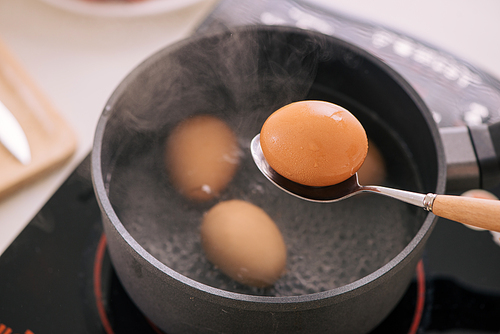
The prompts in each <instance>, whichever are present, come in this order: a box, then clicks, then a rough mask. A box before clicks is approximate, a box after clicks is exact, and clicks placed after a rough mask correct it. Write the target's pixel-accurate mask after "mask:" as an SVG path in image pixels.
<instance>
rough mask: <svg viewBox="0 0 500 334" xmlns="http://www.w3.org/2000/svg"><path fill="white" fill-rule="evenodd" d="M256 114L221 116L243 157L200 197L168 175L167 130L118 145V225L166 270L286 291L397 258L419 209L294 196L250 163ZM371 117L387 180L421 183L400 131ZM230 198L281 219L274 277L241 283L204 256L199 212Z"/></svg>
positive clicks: (376, 200) (211, 281)
mask: <svg viewBox="0 0 500 334" xmlns="http://www.w3.org/2000/svg"><path fill="white" fill-rule="evenodd" d="M222 117H224V115H222ZM249 118H251V117H249ZM263 119H265V117H264V118H262V117H260V118H258V119H257V118H256V119H255V120H253V123H252V122H244V123H245V124H243V123H241V122H240V123H235V122H233V121H232V120H231V119H227V121H228V123H229V124H230V125H231V126H232V127H233V129H235V132H236V133H237V134H238V136H239V138H238V140H239V144H240V147H241V150H242V159H241V162H240V167H239V170H238V172H237V174H236V176H235V178H234V179H233V180H232V182H231V183H230V184H229V186H228V187H227V189H226V190H225V191H224V192H223V193H222V194H221V196H220V197H219V198H217V199H214V200H212V201H210V202H206V203H202V204H200V203H194V202H191V201H189V200H187V199H185V198H183V197H182V196H181V195H179V194H178V193H177V192H176V190H175V189H174V188H173V187H172V186H171V185H170V182H169V180H168V176H167V175H166V170H165V167H164V162H163V150H164V148H163V144H164V141H165V136H166V135H168V133H167V134H164V136H158V137H155V138H153V139H151V138H148V139H143V138H142V139H141V138H135V139H134V142H135V144H134V145H130V146H127V147H126V149H124V150H122V152H126V154H122V155H121V156H120V157H119V158H118V160H117V163H116V165H115V168H114V171H113V177H112V179H111V183H110V188H109V189H110V199H111V202H112V204H113V206H114V208H115V210H116V212H117V214H118V217H119V218H120V220H121V221H122V223H123V225H124V226H125V227H126V229H127V230H128V231H129V233H130V234H131V235H132V236H133V237H134V238H135V239H136V240H137V242H138V243H139V244H140V245H141V246H142V247H143V248H145V249H146V250H147V251H148V252H149V253H151V254H152V255H153V256H154V257H155V258H157V259H158V260H159V261H161V262H163V263H164V264H165V265H167V266H168V267H170V268H172V269H173V270H175V271H177V272H179V273H181V274H183V275H185V276H187V277H189V278H192V279H194V280H196V281H198V282H201V283H204V284H207V285H209V286H213V287H216V288H220V289H224V290H228V291H233V292H240V293H247V294H257V295H268V296H293V295H303V294H310V293H315V292H321V291H325V290H330V289H332V288H336V287H340V286H343V285H346V284H348V283H351V282H354V281H356V280H358V279H360V278H362V277H364V276H366V275H368V274H370V273H372V272H374V271H375V270H377V269H379V268H380V267H382V266H383V265H384V264H386V263H387V262H388V261H390V260H391V259H392V258H394V257H395V256H396V255H397V254H398V253H399V252H401V251H402V249H403V248H404V247H405V246H406V245H407V244H408V243H409V242H410V240H411V239H412V238H413V237H414V236H415V234H416V232H417V231H418V229H419V228H420V226H421V224H422V222H423V219H424V217H425V213H424V211H423V210H421V209H418V208H415V207H412V206H410V205H408V204H405V203H401V202H399V201H396V200H394V199H390V198H387V197H384V196H380V195H374V194H361V195H357V196H354V197H351V198H349V199H346V200H343V201H340V202H337V203H331V204H320V203H311V202H306V201H304V200H300V199H297V198H295V197H293V196H290V195H288V194H286V193H284V192H282V191H281V190H279V189H277V188H276V187H275V186H273V185H272V184H271V183H270V182H269V181H267V180H266V179H265V177H264V176H263V175H262V174H261V173H260V172H259V170H258V169H257V167H256V166H255V164H254V162H253V160H252V158H251V154H250V149H249V144H250V141H251V139H252V137H253V135H254V134H256V133H258V131H259V128H260V126H261V124H262V121H263ZM249 123H250V124H253V125H251V126H248V124H249ZM372 123H373V124H371V125H370V126H368V127H367V132H368V134H369V136H370V131H371V132H372V133H377V136H378V138H381V137H380V133H382V134H384V135H383V138H382V139H380V142H379V146H380V148H381V150H382V153H385V154H384V155H385V157H386V162H387V164H388V166H389V170H388V175H389V176H390V177H389V179H388V181H387V185H389V186H395V187H398V188H403V189H408V190H418V187H417V184H418V182H417V181H418V180H416V179H415V174H416V173H415V171H414V168H413V166H412V164H411V159H410V157H409V154H408V152H406V151H405V149H404V146H403V145H400V139H399V138H397V137H395V136H394V134H391V131H388V129H386V128H384V127H383V124H379V123H378V122H372ZM138 141H139V142H141V145H137V142H138ZM228 199H242V200H246V201H249V202H251V203H253V204H255V205H257V206H259V207H261V208H262V209H263V210H265V211H266V212H267V213H268V214H269V216H270V217H271V218H272V219H273V220H274V221H275V223H276V224H277V225H278V227H279V228H280V230H281V232H282V234H283V237H284V240H285V243H286V246H287V250H288V259H287V272H286V274H285V275H284V276H283V277H282V278H280V279H279V280H278V281H277V282H276V283H275V285H274V286H273V287H270V288H266V289H257V288H251V287H247V286H244V285H241V284H239V283H237V282H234V281H233V280H231V279H230V278H228V277H226V276H225V275H224V274H222V273H221V272H220V271H219V270H217V268H215V267H214V266H213V265H212V264H211V263H209V262H208V261H207V260H206V258H205V256H204V253H203V250H202V247H201V242H200V233H199V227H200V223H201V220H202V216H203V214H204V212H206V211H207V210H209V209H210V208H211V207H212V206H214V205H215V204H216V203H217V202H218V201H223V200H228Z"/></svg>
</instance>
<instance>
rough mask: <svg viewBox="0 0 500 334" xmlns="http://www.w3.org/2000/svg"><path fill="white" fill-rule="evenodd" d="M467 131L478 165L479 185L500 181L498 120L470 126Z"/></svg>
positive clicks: (493, 184)
mask: <svg viewBox="0 0 500 334" xmlns="http://www.w3.org/2000/svg"><path fill="white" fill-rule="evenodd" d="M469 133H470V137H471V140H472V145H473V147H474V152H475V154H476V158H477V162H478V165H479V174H480V187H481V188H485V189H487V188H492V187H494V186H496V185H498V184H499V183H500V122H497V123H494V124H490V125H486V124H482V125H477V126H470V127H469Z"/></svg>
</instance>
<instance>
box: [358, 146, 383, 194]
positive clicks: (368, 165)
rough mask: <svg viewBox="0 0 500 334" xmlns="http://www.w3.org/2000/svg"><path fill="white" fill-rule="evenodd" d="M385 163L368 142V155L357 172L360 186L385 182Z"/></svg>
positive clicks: (375, 147) (376, 148) (378, 151)
mask: <svg viewBox="0 0 500 334" xmlns="http://www.w3.org/2000/svg"><path fill="white" fill-rule="evenodd" d="M385 176H386V169H385V161H384V157H383V156H382V153H380V150H379V149H378V147H377V146H376V145H375V144H374V143H373V142H372V141H371V140H368V154H367V155H366V159H365V161H364V162H363V165H361V168H360V169H359V170H358V181H359V184H361V185H379V184H382V183H383V182H384V180H385Z"/></svg>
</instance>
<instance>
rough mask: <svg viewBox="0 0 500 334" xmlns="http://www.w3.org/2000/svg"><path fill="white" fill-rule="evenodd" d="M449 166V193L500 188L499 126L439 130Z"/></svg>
mask: <svg viewBox="0 0 500 334" xmlns="http://www.w3.org/2000/svg"><path fill="white" fill-rule="evenodd" d="M439 131H440V134H441V139H442V141H443V145H444V151H445V155H446V163H447V180H446V189H447V190H448V191H460V190H461V191H463V190H465V189H475V188H484V189H490V188H493V187H495V186H496V185H498V184H500V122H498V123H494V124H491V125H486V124H481V125H477V126H470V127H465V126H460V127H445V128H440V129H439Z"/></svg>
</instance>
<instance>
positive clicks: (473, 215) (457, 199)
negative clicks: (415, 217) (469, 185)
mask: <svg viewBox="0 0 500 334" xmlns="http://www.w3.org/2000/svg"><path fill="white" fill-rule="evenodd" d="M432 212H433V213H434V214H435V215H436V216H439V217H443V218H446V219H450V220H454V221H457V222H459V223H463V224H467V225H472V226H476V227H480V228H484V229H486V230H490V231H496V232H500V201H497V200H490V199H482V198H471V197H463V196H451V195H437V196H436V199H435V200H434V204H433V206H432Z"/></svg>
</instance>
